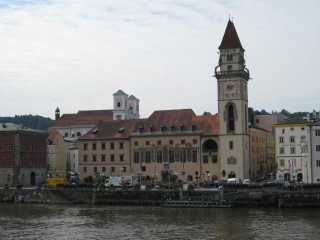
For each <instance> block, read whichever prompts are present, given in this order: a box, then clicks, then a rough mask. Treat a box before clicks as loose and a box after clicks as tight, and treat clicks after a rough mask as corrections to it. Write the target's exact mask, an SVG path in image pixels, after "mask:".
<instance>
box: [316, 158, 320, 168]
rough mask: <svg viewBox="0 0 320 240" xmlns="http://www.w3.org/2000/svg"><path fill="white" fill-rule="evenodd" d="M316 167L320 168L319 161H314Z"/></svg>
mask: <svg viewBox="0 0 320 240" xmlns="http://www.w3.org/2000/svg"><path fill="white" fill-rule="evenodd" d="M316 167H317V168H319V167H320V160H317V161H316Z"/></svg>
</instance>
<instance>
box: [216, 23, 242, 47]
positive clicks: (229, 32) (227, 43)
mask: <svg viewBox="0 0 320 240" xmlns="http://www.w3.org/2000/svg"><path fill="white" fill-rule="evenodd" d="M229 48H241V49H243V47H242V45H241V42H240V39H239V36H238V34H237V30H236V28H235V26H234V24H233V22H232V21H231V20H229V21H228V24H227V27H226V30H225V32H224V35H223V38H222V41H221V44H220V46H219V49H229Z"/></svg>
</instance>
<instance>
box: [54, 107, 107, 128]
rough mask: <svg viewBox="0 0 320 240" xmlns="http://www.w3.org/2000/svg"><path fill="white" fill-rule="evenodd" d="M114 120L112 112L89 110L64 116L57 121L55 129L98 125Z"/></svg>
mask: <svg viewBox="0 0 320 240" xmlns="http://www.w3.org/2000/svg"><path fill="white" fill-rule="evenodd" d="M112 120H113V113H112V110H87V111H79V112H78V113H76V114H63V115H62V116H61V117H60V118H59V119H58V120H56V121H55V123H54V125H53V127H65V126H70V125H82V124H97V123H99V122H108V121H112Z"/></svg>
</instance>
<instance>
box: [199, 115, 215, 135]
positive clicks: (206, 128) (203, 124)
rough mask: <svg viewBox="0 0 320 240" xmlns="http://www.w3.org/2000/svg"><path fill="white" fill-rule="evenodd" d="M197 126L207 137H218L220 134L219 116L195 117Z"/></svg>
mask: <svg viewBox="0 0 320 240" xmlns="http://www.w3.org/2000/svg"><path fill="white" fill-rule="evenodd" d="M193 122H194V123H195V125H196V126H197V127H198V129H200V130H201V131H202V132H203V133H204V134H206V135H218V134H219V116H218V114H215V115H206V116H195V117H194V118H193Z"/></svg>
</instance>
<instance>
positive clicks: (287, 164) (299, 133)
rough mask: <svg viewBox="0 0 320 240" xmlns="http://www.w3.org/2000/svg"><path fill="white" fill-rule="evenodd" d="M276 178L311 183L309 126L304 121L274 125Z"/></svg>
mask: <svg viewBox="0 0 320 240" xmlns="http://www.w3.org/2000/svg"><path fill="white" fill-rule="evenodd" d="M274 130H275V152H276V162H277V166H278V168H277V179H278V180H280V181H298V182H304V183H312V182H313V178H312V168H313V167H312V161H311V142H310V127H309V124H308V123H307V122H305V123H284V124H276V125H274Z"/></svg>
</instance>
